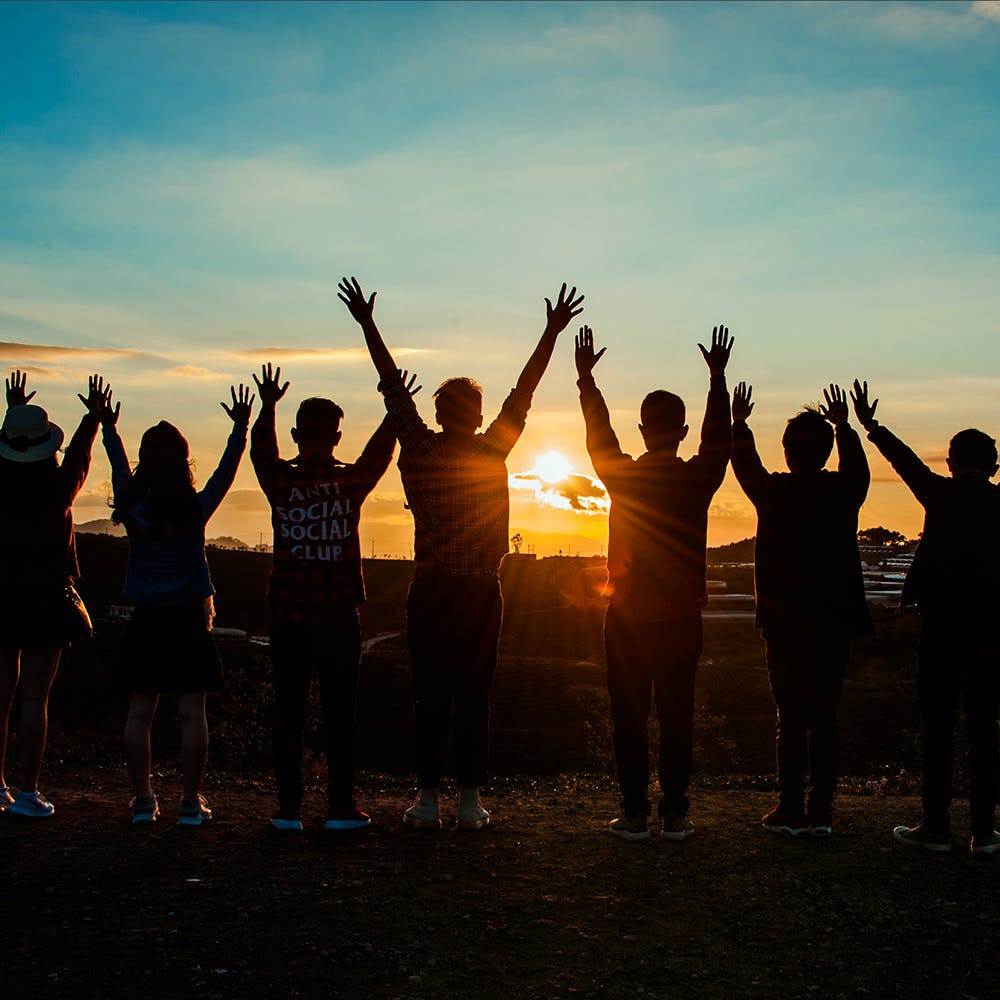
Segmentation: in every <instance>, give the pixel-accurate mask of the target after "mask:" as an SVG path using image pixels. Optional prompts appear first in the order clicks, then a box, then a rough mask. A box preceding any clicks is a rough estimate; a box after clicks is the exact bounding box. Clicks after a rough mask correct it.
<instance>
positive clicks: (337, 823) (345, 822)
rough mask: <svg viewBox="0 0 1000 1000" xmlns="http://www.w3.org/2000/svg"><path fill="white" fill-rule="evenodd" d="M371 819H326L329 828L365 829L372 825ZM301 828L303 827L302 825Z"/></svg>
mask: <svg viewBox="0 0 1000 1000" xmlns="http://www.w3.org/2000/svg"><path fill="white" fill-rule="evenodd" d="M371 825H372V821H371V819H364V820H362V819H328V820H327V821H326V827H325V829H327V830H340V831H344V830H363V829H364V828H365V827H366V826H371ZM300 829H301V827H300Z"/></svg>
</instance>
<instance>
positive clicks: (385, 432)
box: [354, 371, 423, 496]
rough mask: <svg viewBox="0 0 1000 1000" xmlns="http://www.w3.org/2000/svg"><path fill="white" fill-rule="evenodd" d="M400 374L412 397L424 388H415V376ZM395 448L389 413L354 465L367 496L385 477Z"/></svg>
mask: <svg viewBox="0 0 1000 1000" xmlns="http://www.w3.org/2000/svg"><path fill="white" fill-rule="evenodd" d="M398 374H399V380H400V381H401V382H402V384H403V387H404V388H405V390H406V391H407V392H408V393H409V394H410V395H411V396H415V395H416V394H417V393H418V392H420V390H421V389H422V388H423V386H421V385H418V386H417V387H416V388H414V387H413V386H414V384H415V383H416V381H417V376H416V375H415V374H414V375H410V374H409V372H406V371H403V372H399V373H398ZM380 387H381V383H380ZM395 447H396V431H395V427H394V425H393V421H392V417H391V416H389V414H388V413H387V414H386V415H385V417H384V418H383V419H382V423H380V424H379V425H378V427H376V428H375V433H374V434H372V436H371V437H370V438H369V439H368V444H366V445H365V450H364V451H363V452H361V454H360V455H359V456H358V460H357V461H356V462H355V463H354V470H355V472H356V473H357V474H358V476H359V477H360V479H361V483H362V489H363V490H364V494H365V496H367V495H368V494H369V493H371V491H372V490H373V489H375V486H376V485H377V483H378V481H379V480H380V479H381V478H382V477H383V476H384V475H385V472H386V469H388V468H389V463H390V462H391V461H392V453H393V451H394V450H395Z"/></svg>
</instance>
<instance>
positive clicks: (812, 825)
mask: <svg viewBox="0 0 1000 1000" xmlns="http://www.w3.org/2000/svg"><path fill="white" fill-rule="evenodd" d="M807 820H808V823H809V834H810V836H812V837H832V836H833V817H832V816H831V815H830V813H828V812H812V813H809V815H808V816H807Z"/></svg>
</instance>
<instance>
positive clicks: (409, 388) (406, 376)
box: [375, 368, 423, 396]
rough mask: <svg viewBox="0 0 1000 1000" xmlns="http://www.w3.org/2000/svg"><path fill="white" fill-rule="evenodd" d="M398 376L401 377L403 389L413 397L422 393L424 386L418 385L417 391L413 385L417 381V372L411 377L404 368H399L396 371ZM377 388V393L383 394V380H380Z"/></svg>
mask: <svg viewBox="0 0 1000 1000" xmlns="http://www.w3.org/2000/svg"><path fill="white" fill-rule="evenodd" d="M396 374H397V375H398V376H399V380H400V381H401V382H402V383H403V387H404V388H405V389H406V391H407V392H408V393H409V394H410V395H411V396H415V395H416V394H417V393H418V392H420V390H421V389H423V386H422V385H418V386H417V387H416V389H414V388H413V383H414V382H416V381H417V373H416V372H414V373H413V374H412V375H411V374H410V373H409V372H408V371H406V370H405V369H403V368H397V369H396ZM407 379H409V382H407V381H406V380H407ZM375 388H376V391H377V392H381V391H382V379H379V380H378V385H377V386H376V387H375Z"/></svg>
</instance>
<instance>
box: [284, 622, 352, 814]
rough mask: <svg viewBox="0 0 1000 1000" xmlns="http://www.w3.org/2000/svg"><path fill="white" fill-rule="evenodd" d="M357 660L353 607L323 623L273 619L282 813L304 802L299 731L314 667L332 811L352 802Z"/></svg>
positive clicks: (295, 810)
mask: <svg viewBox="0 0 1000 1000" xmlns="http://www.w3.org/2000/svg"><path fill="white" fill-rule="evenodd" d="M360 662H361V629H360V626H359V624H358V614H357V612H356V611H355V610H354V609H353V608H352V609H351V610H350V611H345V612H344V615H343V617H342V618H341V619H340V620H339V621H336V622H331V623H324V624H322V625H312V624H302V623H292V622H285V621H273V622H272V624H271V665H272V667H273V668H274V744H273V745H274V770H275V777H276V778H277V782H278V801H279V803H280V808H281V811H282V814H284V815H287V816H294V815H297V814H298V811H299V808H300V807H301V805H302V731H303V729H304V728H305V721H306V710H307V707H308V704H309V686H310V683H311V681H312V675H313V671H315V672H316V675H317V676H318V677H319V693H320V701H321V702H322V705H323V717H324V722H325V728H326V740H325V751H326V764H327V796H328V799H329V803H330V810H331V812H332V811H340V810H344V809H349V808H350V807H351V805H352V804H353V800H354V766H355V756H356V748H357V741H358V725H357V720H356V718H355V693H356V691H357V685H358V666H359V664H360Z"/></svg>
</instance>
